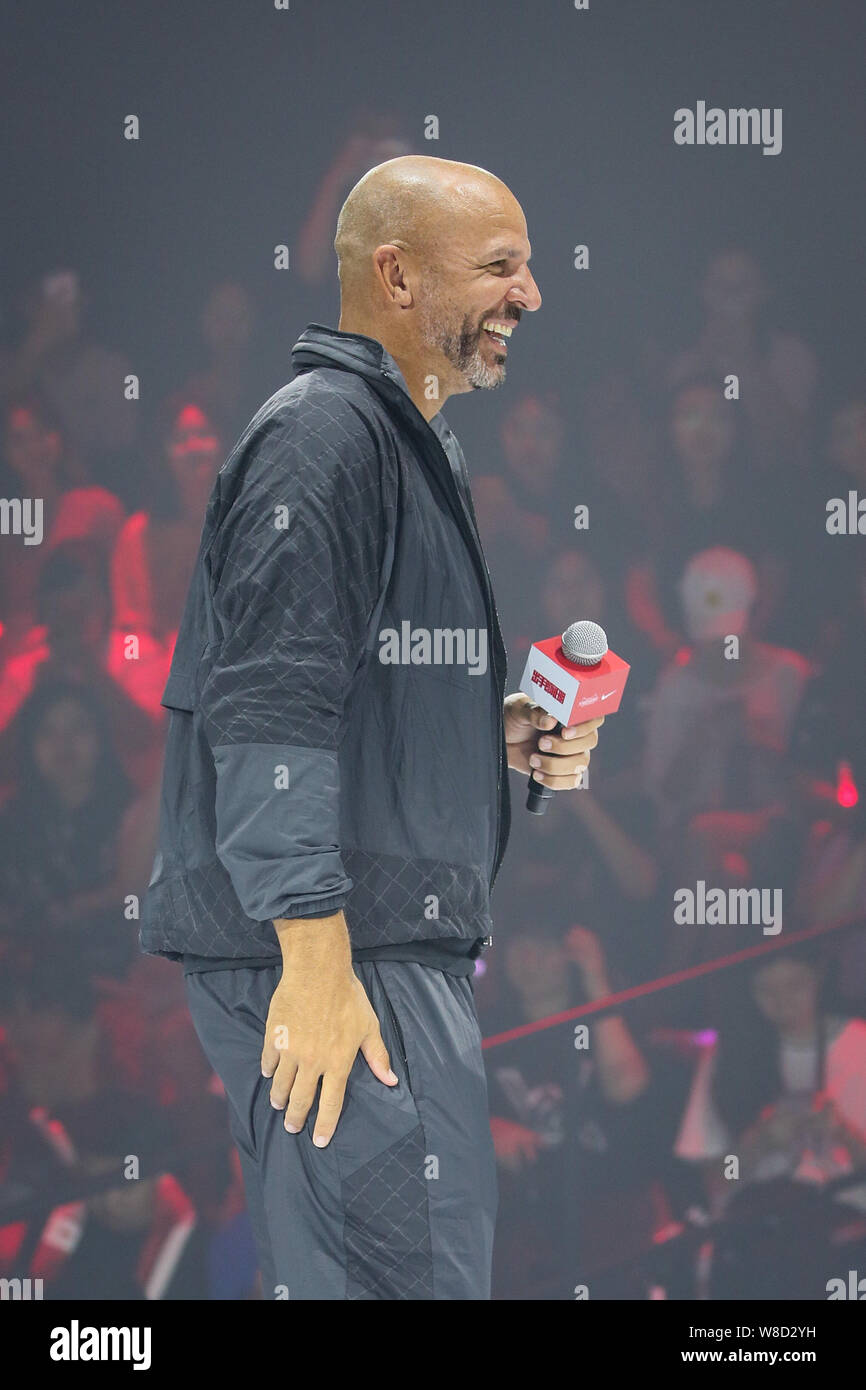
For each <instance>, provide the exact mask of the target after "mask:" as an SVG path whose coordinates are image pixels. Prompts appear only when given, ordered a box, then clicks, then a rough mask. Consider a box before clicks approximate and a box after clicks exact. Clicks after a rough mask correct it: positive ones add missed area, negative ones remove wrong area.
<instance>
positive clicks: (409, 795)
mask: <svg viewBox="0 0 866 1390" xmlns="http://www.w3.org/2000/svg"><path fill="white" fill-rule="evenodd" d="M292 359H293V365H294V368H295V372H296V375H295V378H294V380H293V381H292V382H290V383H289V384H288V385H286V386H284V387H282V388H281V389H280V390H279V391H277V392H276V394H275V395H273V396H272V397H271V398H270V400H268V401H266V402H265V404H264V405H263V406H262V407H261V409H260V410H259V411H258V412H257V414H256V415H255V416H254V418H253V419H252V420H251V421H250V424H249V425H248V426H247V428H246V430H245V431H244V433H243V434H242V436H241V438H240V439H239V440H238V442H237V444H236V445H235V447H234V449H233V450H232V453H231V454H230V456H229V458H228V459H227V461H226V463H225V464H224V465H223V467H222V468H221V469H220V472H219V474H218V477H217V480H216V483H215V485H214V489H213V492H212V494H211V497H210V501H209V503H208V508H207V513H206V517H205V523H204V528H203V532H202V539H201V545H200V549H199V553H198V559H197V561H196V567H195V571H194V574H193V578H192V582H191V584H190V589H189V593H188V596H187V600H186V607H185V609H184V613H183V618H182V622H181V626H180V631H179V634H178V639H177V645H176V648H175V652H174V657H173V660H172V665H171V672H170V676H169V679H168V683H167V685H166V688H165V692H164V695H163V699H162V703H163V705H164V706H166V708H167V709H168V710H169V711H170V718H169V726H168V732H167V740H166V750H165V763H164V768H163V783H162V797H161V807H160V825H159V839H158V849H157V854H156V858H155V861H154V866H153V872H152V875H151V879H150V884H149V887H148V890H147V893H146V895H145V898H144V902H143V905H142V920H141V945H142V949H143V950H144V951H146V952H148V953H151V954H157V955H165V956H169V957H171V958H178V957H180V956H183V955H184V954H194V955H198V956H208V957H217V958H220V959H225V958H229V959H240V958H245V957H253V956H256V957H258V956H263V955H268V954H270V953H271V952H273V953H274V954H275V955H276V954H277V953H278V943H277V940H276V935H275V933H274V930H273V927H272V925H271V922H272V920H273V919H274V918H276V917H300V916H307V917H311V916H324V915H327V914H329V913H333V912H336V911H338V910H339V909H340V908H342V909H343V910H344V912H345V916H346V922H347V925H348V928H349V933H350V936H351V940H352V943H353V945H354V946H355V947H370V946H378V945H390V944H393V943H397V942H410V941H416V940H431V939H436V938H442V937H452V938H464V939H472V938H477V937H482V936H486V935H488V934H489V932H490V927H491V923H490V903H489V898H490V890H491V888H492V886H493V881H494V878H495V876H496V873H497V871H498V869H499V866H500V863H501V861H502V857H503V854H504V852H505V847H506V843H507V840H508V833H509V826H510V804H509V791H508V775H507V761H506V751H505V737H504V727H503V712H502V702H503V698H504V694H505V676H506V654H505V647H504V643H503V640H502V634H501V631H500V627H499V621H498V617H497V613H496V608H495V605H494V601H493V595H492V591H491V585H490V577H489V574H488V570H487V566H486V564H485V561H484V556H483V552H482V549H481V543H480V540H479V537H478V530H477V525H476V521H475V514H474V509H473V507H472V500H471V495H470V491H469V482H468V477H467V472H466V464H465V461H464V458H463V454H462V451H461V449H460V445H459V444H458V442H457V440H456V438H455V437H454V435H453V434H452V433H451V430H450V429H449V428H448V425H447V424H446V423H445V421H444V420H443V418H442V416H441V414H437V415H435V416H434V417H433V420H432V421H431V422H430V423H429V424H428V423H427V422H426V420H425V419H424V417H423V416H422V415H421V414H420V412H419V411H418V410H417V408H416V406H415V405H414V403H413V402H412V400H411V397H410V396H409V393H408V390H407V387H406V383H405V381H404V379H403V375H402V373H401V372H400V369H399V368H398V366H397V364H396V362H395V360H394V358H393V357H392V356H391V355H390V353H388V352H387V351H386V350H385V348H384V347H383V346H382V344H381V343H379V342H377V341H376V340H375V339H373V338H368V337H366V336H364V335H361V334H356V333H342V332H340V331H338V330H337V329H333V328H326V327H323V326H322V325H319V324H311V325H310V326H309V327H308V328H307V329H306V330H305V331H304V333H302V335H301V337H300V339H299V341H298V342H297V344H296V345H295V347H294V348H293V350H292Z"/></svg>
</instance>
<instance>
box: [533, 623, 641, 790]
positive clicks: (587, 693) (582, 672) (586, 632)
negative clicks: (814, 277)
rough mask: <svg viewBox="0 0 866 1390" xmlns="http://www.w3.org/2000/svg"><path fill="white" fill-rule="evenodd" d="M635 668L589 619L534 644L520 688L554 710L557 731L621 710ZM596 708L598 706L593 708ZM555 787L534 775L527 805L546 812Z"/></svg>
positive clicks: (552, 730)
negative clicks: (613, 647) (627, 683)
mask: <svg viewBox="0 0 866 1390" xmlns="http://www.w3.org/2000/svg"><path fill="white" fill-rule="evenodd" d="M630 670H631V667H630V666H629V665H628V663H627V662H625V661H623V660H622V658H621V657H619V656H617V655H616V654H615V652H612V651H611V650H610V648H609V647H608V645H607V633H606V632H605V630H604V628H603V627H599V625H598V623H593V622H590V621H589V619H588V618H584V619H582V620H581V621H580V622H576V623H572V624H571V625H570V627H567V628H566V629H565V632H563V633H562V635H561V636H557V637H547V638H545V639H544V641H543V642H534V643H533V645H532V646H531V647H530V649H529V656H528V657H527V659H526V666H525V668H524V672H523V677H522V679H521V682H520V689H521V690H522V691H523V693H524V695H528V696H529V697H530V699H531V700H533V701H534V703H535V704H537V705H540V706H541V708H542V709H543V710H545V711H546V712H547V713H548V714H553V715H555V716H556V719H557V721H558V722H557V724H556V726H555V727H554V728H553V729H551V731H550V732H551V734H553V735H554V736H556V735H559V734H560V733H561V732H562V730H563V729H564V728H570V726H571V725H572V724H583V723H585V722H586V720H587V719H588V718H592V716H593V715H594V714H603V715H608V714H613V713H614V712H615V711H616V710H618V709H619V706H620V701H621V699H622V693H623V691H624V689H625V683H626V681H627V680H628V673H629V671H630ZM594 706H595V707H596V708H593V707H594ZM553 794H554V793H553V789H552V788H551V787H546V786H544V784H543V783H541V782H536V780H535V778H534V777H533V776H532V773H530V775H529V790H528V791H527V795H526V809H527V811H530V812H531V813H532V815H534V816H543V815H544V814H545V812H546V810H547V807H548V804H549V802H550V800H551V798H552V797H553Z"/></svg>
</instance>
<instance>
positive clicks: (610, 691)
mask: <svg viewBox="0 0 866 1390" xmlns="http://www.w3.org/2000/svg"><path fill="white" fill-rule="evenodd" d="M615 694H616V691H615V690H609V691H608V692H607V694H606V695H602V697H601V698H602V699H603V700H609V699H610V697H611V695H615Z"/></svg>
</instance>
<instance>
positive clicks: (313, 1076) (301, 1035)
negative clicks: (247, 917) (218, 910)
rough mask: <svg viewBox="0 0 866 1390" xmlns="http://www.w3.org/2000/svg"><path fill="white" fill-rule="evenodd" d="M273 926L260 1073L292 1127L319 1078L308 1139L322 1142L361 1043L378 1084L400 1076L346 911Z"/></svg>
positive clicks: (302, 1119) (333, 1124)
mask: <svg viewBox="0 0 866 1390" xmlns="http://www.w3.org/2000/svg"><path fill="white" fill-rule="evenodd" d="M274 927H275V930H276V933H277V936H278V937H279V941H280V946H281V948H282V952H283V974H282V978H281V980H280V983H279V984H278V985H277V987H276V989H275V990H274V993H273V995H272V997H271V1005H270V1009H269V1010H268V1021H267V1025H266V1028H265V1041H264V1047H263V1049H262V1075H263V1076H267V1077H272V1078H273V1085H272V1086H271V1105H272V1106H273V1107H274V1109H276V1110H285V1112H286V1115H285V1127H286V1129H287V1130H288V1131H289V1132H290V1133H291V1134H298V1133H300V1131H301V1130H302V1129H303V1127H304V1125H305V1123H306V1120H307V1115H308V1114H309V1112H310V1109H311V1107H312V1105H313V1102H314V1101H315V1098H316V1089H317V1087H318V1084H319V1080H320V1079H321V1082H322V1091H321V1095H320V1097H319V1104H318V1109H317V1112H316V1123H315V1128H314V1133H313V1143H314V1144H315V1145H316V1146H317V1147H318V1148H324V1147H325V1145H326V1144H328V1143H329V1142H330V1140H331V1138H332V1136H333V1134H334V1130H335V1129H336V1128H337V1121H338V1120H339V1118H340V1112H341V1111H342V1109H343V1100H344V1097H345V1094H346V1083H347V1081H348V1079H349V1073H350V1072H351V1070H352V1067H353V1065H354V1062H355V1058H356V1056H357V1055H358V1051H359V1050H360V1051H361V1052H363V1054H364V1057H365V1059H366V1061H367V1063H368V1065H369V1067H370V1070H371V1071H372V1072H373V1075H374V1076H376V1077H378V1079H379V1080H380V1081H381V1082H382V1084H383V1085H385V1086H395V1085H396V1084H397V1081H398V1078H397V1077H396V1076H395V1075H394V1073H393V1071H392V1070H391V1062H390V1058H389V1056H388V1050H387V1048H386V1047H385V1044H384V1042H383V1041H382V1034H381V1032H380V1029H379V1020H378V1019H377V1017H376V1015H375V1013H374V1011H373V1006H372V1005H371V1003H370V1001H369V999H368V998H367V993H366V990H365V989H364V986H363V985H362V984H361V981H360V980H359V979H358V977H357V975H356V974H355V972H354V970H353V969H352V952H351V947H350V945H349V933H348V931H347V928H346V921H345V917H344V916H343V913H342V912H338V913H335V914H334V915H333V916H330V917H317V918H312V919H301V918H296V919H294V920H290V919H287V918H280V919H278V920H277V921H275V922H274Z"/></svg>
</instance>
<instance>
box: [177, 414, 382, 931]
mask: <svg viewBox="0 0 866 1390" xmlns="http://www.w3.org/2000/svg"><path fill="white" fill-rule="evenodd" d="M329 406H330V408H329V409H328V410H325V409H323V408H322V407H320V406H316V405H314V404H313V403H312V402H310V401H309V400H307V401H305V402H304V404H303V406H302V407H301V408H300V409H299V408H298V405H297V404H293V405H292V406H291V407H290V408H289V411H288V412H285V413H284V414H283V415H282V416H281V417H280V418H279V419H277V420H275V421H273V422H271V424H270V426H269V427H268V429H267V430H265V431H264V433H263V434H260V435H259V436H257V437H256V438H255V440H254V442H253V443H252V444H251V445H248V446H247V447H248V449H251V451H252V453H251V456H250V457H249V458H247V459H246V460H245V461H244V462H245V466H246V474H245V477H244V481H243V483H242V485H241V488H240V490H239V492H238V494H237V496H236V497H235V499H234V500H233V502H232V504H231V506H230V507H229V509H228V513H227V515H226V517H225V518H224V520H223V522H222V525H221V527H220V530H219V534H218V536H217V538H216V541H215V543H214V546H213V548H212V552H211V561H210V583H211V590H212V595H213V607H214V616H215V626H216V631H217V634H218V646H217V650H216V651H215V652H214V653H213V655H212V660H211V661H210V664H209V666H208V668H207V674H206V676H205V679H204V682H203V685H202V687H201V692H200V703H201V711H202V716H203V728H204V731H205V737H206V739H207V742H208V744H209V745H210V748H211V751H212V753H213V759H214V765H215V769H216V807H215V811H216V835H215V840H216V852H217V855H218V857H219V859H220V860H221V862H222V863H223V865H224V866H225V868H226V870H227V872H228V874H229V876H230V878H231V881H232V885H233V887H234V890H235V892H236V894H237V896H238V899H239V901H240V903H241V906H242V907H243V910H244V912H245V913H246V914H247V916H249V917H251V918H253V919H254V920H256V921H268V920H273V919H275V918H277V917H303V916H307V917H310V916H326V915H328V914H330V913H333V912H337V911H338V910H339V909H340V908H342V907H343V905H344V904H345V902H346V900H347V898H348V896H349V893H350V890H351V888H352V886H353V884H352V880H351V879H350V878H349V877H348V876H347V874H346V871H345V868H344V866H343V863H342V860H341V857H340V773H339V764H338V756H337V753H338V747H339V742H340V736H341V726H342V722H343V716H344V705H345V699H346V694H347V691H348V689H349V687H350V684H351V682H352V678H353V676H354V674H355V672H356V670H357V668H358V666H359V664H360V662H361V660H362V658H363V654H364V649H365V645H366V639H367V635H368V628H369V625H370V620H371V617H372V614H373V612H374V610H375V608H376V605H377V601H378V598H379V593H380V588H381V585H382V582H383V569H384V566H385V561H386V556H387V554H388V553H389V536H390V537H392V538H393V525H394V514H393V512H394V509H393V507H392V506H391V505H390V504H389V499H388V493H389V488H388V485H387V483H386V482H385V481H383V468H384V462H383V458H382V457H381V450H380V449H379V448H378V447H377V445H376V443H375V442H374V439H373V436H372V435H371V433H370V430H369V429H368V427H367V425H366V424H365V423H364V421H363V420H362V419H361V418H360V416H358V415H356V413H355V412H354V410H353V408H352V407H351V406H350V405H348V403H346V402H341V401H336V402H333V401H332V402H330V403H329ZM390 546H391V547H393V539H391V542H390Z"/></svg>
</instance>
